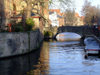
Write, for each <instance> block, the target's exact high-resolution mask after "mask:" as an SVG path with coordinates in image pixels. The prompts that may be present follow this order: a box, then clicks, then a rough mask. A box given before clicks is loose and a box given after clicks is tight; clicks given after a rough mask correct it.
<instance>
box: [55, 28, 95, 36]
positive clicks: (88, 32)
mask: <svg viewBox="0 0 100 75" xmlns="http://www.w3.org/2000/svg"><path fill="white" fill-rule="evenodd" d="M62 32H75V33H77V34H80V35H81V36H83V35H92V34H93V30H92V27H91V26H62V27H59V28H58V30H57V34H58V33H62Z"/></svg>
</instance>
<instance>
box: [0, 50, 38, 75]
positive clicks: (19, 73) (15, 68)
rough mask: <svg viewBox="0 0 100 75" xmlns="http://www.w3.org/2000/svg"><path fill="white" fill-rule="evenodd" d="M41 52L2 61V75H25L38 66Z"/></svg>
mask: <svg viewBox="0 0 100 75" xmlns="http://www.w3.org/2000/svg"><path fill="white" fill-rule="evenodd" d="M39 53H40V50H37V51H34V52H33V53H30V54H28V55H24V56H20V57H14V58H11V59H4V60H0V75H24V74H25V73H26V72H27V71H30V70H31V69H36V67H33V65H36V64H38V59H39V57H40V54H39Z"/></svg>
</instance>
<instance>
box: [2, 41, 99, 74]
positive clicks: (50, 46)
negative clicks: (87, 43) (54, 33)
mask: <svg viewBox="0 0 100 75" xmlns="http://www.w3.org/2000/svg"><path fill="white" fill-rule="evenodd" d="M84 56H85V53H84V46H80V45H79V42H57V41H50V42H43V45H42V47H41V48H40V49H38V50H36V51H34V52H32V53H30V54H27V55H23V56H19V57H14V58H8V59H1V60H0V75H100V58H98V56H89V57H88V59H85V58H84Z"/></svg>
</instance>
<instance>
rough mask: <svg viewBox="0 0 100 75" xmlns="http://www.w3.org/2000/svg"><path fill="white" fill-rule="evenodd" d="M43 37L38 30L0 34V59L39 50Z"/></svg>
mask: <svg viewBox="0 0 100 75" xmlns="http://www.w3.org/2000/svg"><path fill="white" fill-rule="evenodd" d="M42 41H43V35H42V33H41V32H40V31H39V29H37V30H34V31H30V32H11V33H0V58H4V57H11V56H15V55H22V54H25V53H29V52H31V51H33V50H35V49H37V48H39V46H40V44H41V42H42Z"/></svg>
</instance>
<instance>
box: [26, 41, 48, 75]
mask: <svg viewBox="0 0 100 75" xmlns="http://www.w3.org/2000/svg"><path fill="white" fill-rule="evenodd" d="M34 66H35V67H36V68H37V69H35V70H31V71H29V72H28V73H27V74H30V75H48V74H49V43H48V42H44V43H43V47H42V48H41V52H40V58H39V61H38V64H37V65H34Z"/></svg>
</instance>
